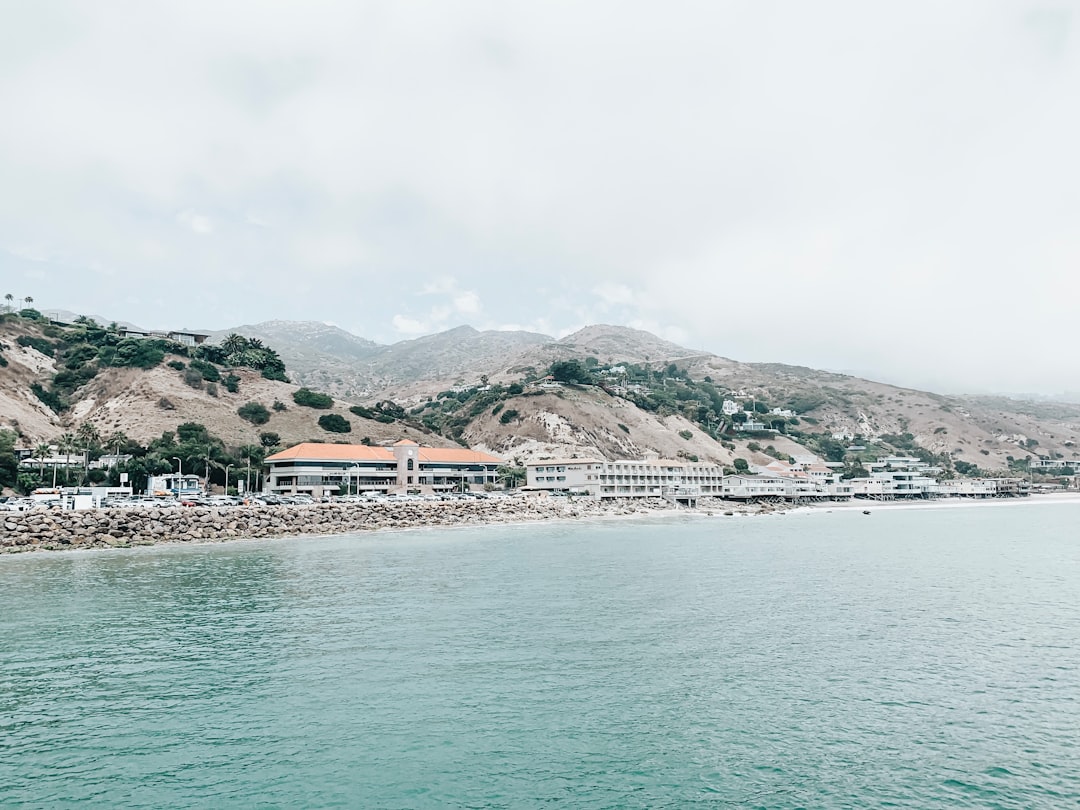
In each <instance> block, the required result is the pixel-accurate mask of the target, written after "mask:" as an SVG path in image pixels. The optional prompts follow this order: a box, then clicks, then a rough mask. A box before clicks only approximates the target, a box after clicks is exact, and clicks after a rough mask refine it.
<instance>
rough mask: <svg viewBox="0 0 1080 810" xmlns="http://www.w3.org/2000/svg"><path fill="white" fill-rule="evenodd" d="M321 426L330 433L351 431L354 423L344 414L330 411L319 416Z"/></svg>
mask: <svg viewBox="0 0 1080 810" xmlns="http://www.w3.org/2000/svg"><path fill="white" fill-rule="evenodd" d="M319 427H321V428H322V429H323V430H325V431H326V432H328V433H351V432H352V423H350V422H349V420H348V419H346V418H345V417H344V416H341V415H339V414H336V413H328V414H324V415H322V416H320V417H319Z"/></svg>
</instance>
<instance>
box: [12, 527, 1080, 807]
mask: <svg viewBox="0 0 1080 810" xmlns="http://www.w3.org/2000/svg"><path fill="white" fill-rule="evenodd" d="M1078 514H1080V509H1078V508H1065V507H1059V508H1055V509H1009V510H1002V509H990V508H988V509H976V508H972V509H964V510H935V511H929V510H927V511H917V512H903V511H900V510H891V511H889V510H880V512H879V514H878V516H877V517H878V518H879V519H875V520H874V522H873V524H872V525H867V523H866V521H865V520H858V519H856V518H855V517H853V516H852V515H849V514H846V513H843V512H836V513H833V514H829V515H821V514H816V515H793V516H788V517H785V518H782V519H776V520H768V521H739V522H726V521H689V522H688V521H682V520H674V521H648V522H642V523H639V524H627V523H617V524H611V523H607V524H605V523H590V524H588V525H584V526H575V525H570V524H564V525H559V526H550V525H549V526H517V527H498V528H486V529H462V530H447V531H426V532H415V533H399V534H394V535H386V536H370V535H365V536H356V537H331V538H318V539H299V540H291V541H282V540H275V541H266V542H262V541H253V542H250V543H245V544H226V545H220V546H208V547H196V548H164V547H159V548H151V549H133V550H129V551H116V552H108V553H102V554H80V555H75V554H70V555H56V556H49V557H45V556H41V557H39V556H37V555H26V556H20V557H17V558H9V559H4V560H0V592H2V593H3V594H4V596H5V612H4V618H3V619H2V621H3V625H2V630H3V633H2V635H0V805H2V806H20V805H25V806H65V805H71V804H87V803H89V804H91V805H100V806H109V807H160V806H170V807H202V806H208V805H212V806H217V807H249V806H252V805H257V804H264V805H267V806H287V805H288V806H313V807H317V806H370V807H520V806H531V805H539V804H550V803H562V804H566V805H570V806H575V807H576V806H585V807H628V806H629V807H635V806H636V807H687V806H697V805H709V806H717V805H719V806H732V807H768V808H775V807H780V808H784V807H792V808H794V807H823V806H843V807H887V806H897V807H912V806H917V807H928V808H929V807H941V808H945V807H998V808H1013V807H1016V808H1020V807H1024V808H1028V807H1036V808H1037V807H1047V808H1058V807H1062V806H1066V805H1073V806H1074V805H1076V804H1077V802H1078V801H1080V772H1078V770H1077V769H1076V768H1075V766H1074V764H1073V760H1074V754H1075V735H1076V731H1075V730H1076V729H1077V728H1080V675H1078V673H1080V647H1078V644H1077V641H1076V638H1075V627H1076V626H1078V623H1077V619H1080V615H1078V614H1080V578H1077V577H1076V576H1074V573H1075V572H1076V571H1078V570H1080V568H1078V567H1077V563H1080V548H1078V544H1076V543H1075V542H1074V541H1073V540H1072V538H1073V536H1074V535H1075V532H1074V530H1073V527H1074V526H1075V525H1076V517H1077V515H1078ZM871 532H872V533H871Z"/></svg>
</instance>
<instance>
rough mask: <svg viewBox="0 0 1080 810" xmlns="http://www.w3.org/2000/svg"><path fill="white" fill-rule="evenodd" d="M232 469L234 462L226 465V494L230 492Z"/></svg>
mask: <svg viewBox="0 0 1080 810" xmlns="http://www.w3.org/2000/svg"><path fill="white" fill-rule="evenodd" d="M231 469H232V464H226V465H225V494H226V495H228V494H229V470H231Z"/></svg>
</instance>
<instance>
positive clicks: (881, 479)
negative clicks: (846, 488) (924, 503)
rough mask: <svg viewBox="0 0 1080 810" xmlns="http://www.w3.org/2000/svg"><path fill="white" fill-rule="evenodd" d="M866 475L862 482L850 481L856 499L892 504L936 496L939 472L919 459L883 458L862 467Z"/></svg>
mask: <svg viewBox="0 0 1080 810" xmlns="http://www.w3.org/2000/svg"><path fill="white" fill-rule="evenodd" d="M865 466H866V469H867V471H868V472H869V473H870V475H869V476H868V477H865V478H853V479H851V484H852V486H853V487H854V494H855V497H856V498H869V499H871V500H887V501H891V500H895V499H896V498H934V497H937V495H938V494H939V485H938V481H937V479H936V478H934V477H933V475H934V474H935V473H939V472H941V468H940V467H935V466H933V465H931V464H928V463H927V462H925V461H923V460H922V459H919V458H914V457H911V456H884V457H882V458H879V459H878V460H877V461H872V462H869V463H867V464H866V465H865Z"/></svg>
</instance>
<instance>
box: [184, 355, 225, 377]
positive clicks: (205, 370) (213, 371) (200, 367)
mask: <svg viewBox="0 0 1080 810" xmlns="http://www.w3.org/2000/svg"><path fill="white" fill-rule="evenodd" d="M190 366H191V368H193V369H195V370H196V371H198V372H199V373H200V374H202V378H203V379H204V380H206V381H207V382H217V381H218V380H220V379H221V372H219V371H218V370H217V367H216V366H215V365H214V364H213V363H208V362H206V361H205V360H199V359H194V360H192V361H191V363H190Z"/></svg>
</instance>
